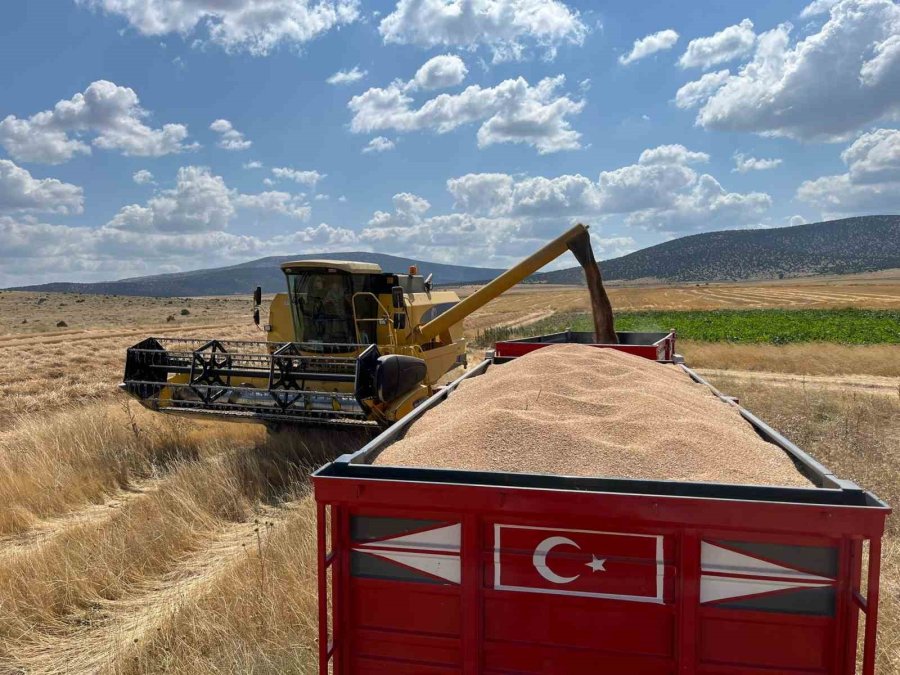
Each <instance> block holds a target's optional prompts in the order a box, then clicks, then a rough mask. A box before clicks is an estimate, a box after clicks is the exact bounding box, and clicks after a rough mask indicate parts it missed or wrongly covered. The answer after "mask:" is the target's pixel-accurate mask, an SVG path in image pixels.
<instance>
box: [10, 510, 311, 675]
mask: <svg viewBox="0 0 900 675" xmlns="http://www.w3.org/2000/svg"><path fill="white" fill-rule="evenodd" d="M293 508H296V506H293V507H292V506H290V505H287V506H282V507H279V508H274V507H266V508H264V509H262V510H261V511H260V512H259V514H258V516H257V519H258V520H262V519H266V520H268V521H273V522H275V523H278V522H282V521H283V520H284V519H285V518H287V517H288V516H289V514H290V512H291V510H292V509H293ZM257 527H258V526H257V524H256V523H255V522H254V521H250V522H246V523H238V524H233V525H229V526H228V527H226V528H225V529H224V530H222V531H221V532H220V533H219V534H218V536H216V537H215V538H214V539H213V540H212V541H211V542H209V543H207V544H205V545H204V546H203V547H202V548H201V549H200V550H198V551H197V552H195V553H192V554H190V555H188V556H185V557H184V558H183V559H182V560H181V561H180V562H179V563H178V564H177V565H176V567H175V568H174V569H173V570H172V571H171V572H169V573H168V574H166V575H165V576H163V577H161V578H158V579H155V580H152V581H148V582H147V583H145V584H144V585H142V586H141V587H140V588H138V589H137V590H136V591H135V593H133V594H132V595H130V596H129V597H127V598H124V599H120V600H115V601H107V602H103V603H102V604H99V605H98V606H97V607H96V608H95V616H96V618H93V619H91V620H90V621H88V622H87V623H82V625H79V626H77V627H74V628H72V627H67V628H68V629H65V628H64V629H62V630H60V631H59V632H58V633H49V632H48V633H43V634H36V635H35V636H34V638H33V639H32V640H31V641H30V642H29V643H28V644H23V646H21V647H17V648H14V649H12V650H11V652H12V654H13V662H12V663H9V664H0V670H3V668H4V667H7V668H9V669H10V670H12V671H13V672H29V673H30V672H35V673H38V672H40V673H46V674H48V675H56V674H59V675H62V674H65V675H76V674H79V673H84V674H85V675H87V674H89V673H90V674H94V673H111V672H116V671H117V670H118V669H119V667H120V666H121V664H122V663H125V662H126V659H127V658H128V657H129V655H130V654H131V653H132V650H134V649H138V648H139V646H140V644H141V643H142V642H143V640H144V638H145V637H147V636H148V635H150V634H151V633H152V632H154V631H156V630H157V629H158V628H159V627H161V626H163V625H164V624H165V622H166V621H167V620H168V619H169V618H170V617H172V616H174V615H175V614H176V613H177V612H178V611H179V609H180V608H181V607H182V606H184V605H185V604H187V603H191V602H194V601H196V600H198V599H199V598H202V597H203V595H204V593H206V592H207V591H208V589H209V588H210V587H211V585H212V584H213V582H214V581H215V580H216V579H217V578H219V576H220V575H222V574H223V573H225V572H226V571H228V570H229V569H230V568H231V567H232V566H233V565H235V564H237V563H239V562H240V561H241V560H242V559H243V558H244V557H245V556H247V555H248V553H247V551H248V550H253V547H255V546H256V542H257V538H256V528H257Z"/></svg>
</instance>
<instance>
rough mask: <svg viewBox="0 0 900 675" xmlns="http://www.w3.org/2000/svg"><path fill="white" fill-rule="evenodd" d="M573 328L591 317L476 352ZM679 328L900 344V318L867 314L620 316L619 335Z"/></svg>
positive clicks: (526, 330)
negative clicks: (627, 332) (621, 331)
mask: <svg viewBox="0 0 900 675" xmlns="http://www.w3.org/2000/svg"><path fill="white" fill-rule="evenodd" d="M567 328H571V329H572V330H575V331H589V330H592V323H591V317H590V315H588V314H585V313H561V314H554V315H553V316H551V317H548V318H546V319H543V320H541V321H538V322H536V323H532V324H528V325H526V326H520V327H516V328H491V329H488V330H486V331H484V332H483V333H481V334H479V335H478V337H477V338H476V342H475V344H476V346H479V345H480V346H483V345H488V344H490V343H493V342H496V341H497V340H505V339H511V338H516V337H526V336H528V335H539V334H542V333H555V332H558V331H562V330H565V329H567ZM669 328H674V329H675V330H677V331H678V336H679V337H680V338H683V339H686V340H699V341H702V342H739V343H769V344H788V343H796V342H835V343H841V344H855V345H869V344H900V312H898V311H893V310H866V309H798V310H786V309H750V310H713V311H661V312H618V313H617V314H616V329H617V330H626V331H660V330H667V329H669Z"/></svg>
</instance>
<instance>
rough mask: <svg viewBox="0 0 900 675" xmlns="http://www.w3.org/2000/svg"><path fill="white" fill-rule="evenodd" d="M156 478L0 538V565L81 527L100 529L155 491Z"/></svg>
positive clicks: (140, 482)
mask: <svg viewBox="0 0 900 675" xmlns="http://www.w3.org/2000/svg"><path fill="white" fill-rule="evenodd" d="M160 480H161V479H160V478H149V479H147V480H144V481H135V482H134V484H133V485H132V486H131V487H129V488H127V489H122V490H119V491H118V492H117V493H116V494H115V495H113V496H111V497H110V498H109V499H107V500H106V501H104V502H102V503H100V504H90V505H89V506H86V507H84V508H81V509H78V510H76V511H70V512H69V513H65V514H63V515H60V516H56V517H53V518H47V519H45V520H41V521H40V522H38V523H37V524H35V525H34V526H33V527H32V528H31V529H28V530H26V531H24V532H20V533H18V534H14V535H9V536H5V537H0V565H2V564H3V563H4V562H5V561H7V560H10V559H13V558H15V557H17V556H26V555H33V554H35V553H37V552H38V551H39V550H40V549H41V548H42V547H43V546H45V545H47V544H49V543H51V542H52V541H53V540H55V539H56V538H57V537H60V536H62V535H64V534H66V533H67V532H72V531H73V530H75V529H77V528H82V527H102V526H104V525H105V524H107V523H108V522H110V521H111V520H113V518H115V517H116V514H118V513H119V511H120V510H121V509H122V507H124V506H126V505H127V504H130V503H131V502H133V501H136V500H138V499H144V498H146V497H147V496H149V495H151V494H153V493H154V492H156V491H157V490H158V489H159V481H160Z"/></svg>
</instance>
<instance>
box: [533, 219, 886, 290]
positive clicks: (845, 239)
mask: <svg viewBox="0 0 900 675" xmlns="http://www.w3.org/2000/svg"><path fill="white" fill-rule="evenodd" d="M600 266H601V269H602V271H603V278H604V279H607V280H610V281H612V280H633V279H647V278H653V279H659V280H662V281H740V280H751V279H777V278H780V277H800V276H811V275H816V274H853V273H858V272H872V271H875V270H881V269H891V268H895V267H900V216H861V217H858V218H844V219H841V220H829V221H825V222H822V223H810V224H807V225H796V226H793V227H779V228H773V229H769V230H725V231H723V232H706V233H703V234H695V235H691V236H688V237H681V238H679V239H673V240H672V241H667V242H665V243H662V244H657V245H656V246H651V247H649V248H645V249H642V250H640V251H635V252H634V253H629V254H628V255H626V256H622V257H621V258H614V259H612V260H606V261H604V262H602V263H601V264H600ZM534 280H537V281H542V282H545V283H557V284H580V283H584V274H583V273H582V271H581V268H579V267H571V268H567V269H563V270H556V271H553V272H544V273H541V274H537V275H535V277H534Z"/></svg>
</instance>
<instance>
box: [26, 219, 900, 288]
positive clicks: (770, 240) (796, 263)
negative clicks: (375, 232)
mask: <svg viewBox="0 0 900 675" xmlns="http://www.w3.org/2000/svg"><path fill="white" fill-rule="evenodd" d="M315 259H338V260H353V261H356V262H373V263H376V264H378V265H380V266H381V268H382V269H383V270H385V271H391V272H403V271H405V270H406V269H407V268H408V267H409V266H410V265H416V266H418V268H419V272H420V273H421V274H425V275H428V274H433V275H434V280H435V283H438V284H472V283H480V282H485V281H488V280H490V279H493V278H494V277H496V276H497V275H498V274H500V273H501V272H502V271H503V270H501V269H492V268H482V267H467V266H463V265H448V264H443V263H433V262H427V261H423V260H415V259H411V258H403V257H399V256H393V255H387V254H383V253H371V252H367V251H350V252H335V253H311V254H302V255H288V256H270V257H267V258H260V259H258V260H251V261H249V262H245V263H241V264H239V265H231V266H229V267H218V268H213V269H205V270H194V271H191V272H179V273H175V274H159V275H154V276H147V277H135V278H130V279H120V280H118V281H104V282H96V283H64V282H59V283H50V284H40V285H35V286H23V287H20V288H17V289H14V290H30V291H44V292H76V293H93V294H108V295H147V296H163V297H167V296H189V295H231V294H240V293H250V292H251V291H252V289H253V288H254V287H256V286H262V287H263V290H264V291H265V292H273V291H281V290H283V289H284V288H285V281H284V275H283V274H282V272H281V269H280V268H279V265H281V263H283V262H287V261H289V260H315ZM600 265H601V269H602V271H603V276H604V278H605V279H606V280H608V281H614V280H623V281H627V280H635V279H658V280H660V281H691V282H704V281H741V280H753V279H774V278H778V277H799V276H811V275H816V274H853V273H860V272H872V271H877V270H882V269H891V268H900V216H897V215H887V216H860V217H857V218H844V219H841V220H831V221H826V222H822V223H810V224H807V225H796V226H793V227H781V228H774V229H768V230H725V231H721V232H706V233H703V234H695V235H690V236H687V237H681V238H679V239H673V240H672V241H667V242H665V243H662V244H657V245H656V246H651V247H649V248H645V249H642V250H640V251H636V252H634V253H629V254H628V255H626V256H622V257H620V258H614V259H612V260H606V261H603V262H601V263H600ZM529 281H532V282H542V283H558V284H583V283H584V274H583V272H582V270H581V268H580V267H571V268H567V269H561V270H555V271H552V272H542V273H539V274H535V275H533V276H532V277H530V279H529Z"/></svg>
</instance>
